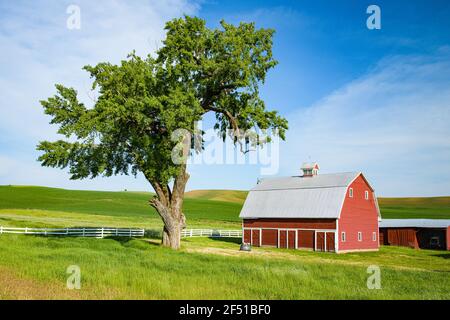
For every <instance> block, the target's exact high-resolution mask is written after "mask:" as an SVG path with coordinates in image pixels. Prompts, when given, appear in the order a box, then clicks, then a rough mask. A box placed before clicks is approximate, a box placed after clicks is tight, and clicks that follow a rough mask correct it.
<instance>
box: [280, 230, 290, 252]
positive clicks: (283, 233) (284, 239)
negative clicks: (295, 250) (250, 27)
mask: <svg viewBox="0 0 450 320" xmlns="http://www.w3.org/2000/svg"><path fill="white" fill-rule="evenodd" d="M278 232H279V236H278V247H279V248H287V240H288V239H287V237H288V233H287V230H279V231H278Z"/></svg>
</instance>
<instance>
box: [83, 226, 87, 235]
mask: <svg viewBox="0 0 450 320" xmlns="http://www.w3.org/2000/svg"><path fill="white" fill-rule="evenodd" d="M85 230H86V228H83V237H84V234H85Z"/></svg>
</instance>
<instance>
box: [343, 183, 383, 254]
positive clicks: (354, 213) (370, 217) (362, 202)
mask: <svg viewBox="0 0 450 320" xmlns="http://www.w3.org/2000/svg"><path fill="white" fill-rule="evenodd" d="M349 188H353V197H352V198H350V196H349V191H348V190H349ZM366 190H367V191H369V199H368V200H366V199H365V194H364V193H365V191H366ZM375 201H376V200H375V196H374V194H373V191H372V190H371V188H370V186H369V184H368V183H367V181H366V180H365V179H364V178H363V176H362V175H359V176H358V178H356V179H355V181H353V182H352V183H351V184H350V186H349V187H348V188H347V194H346V196H345V199H344V204H343V206H342V212H341V216H340V218H339V220H338V230H339V232H338V236H339V242H338V245H339V247H338V250H339V251H352V250H377V249H378V248H379V230H378V210H377V205H376V202H375ZM342 232H345V238H346V239H345V241H342V237H341V233H342ZM358 232H362V241H358ZM373 232H375V233H376V241H373V238H372V233H373Z"/></svg>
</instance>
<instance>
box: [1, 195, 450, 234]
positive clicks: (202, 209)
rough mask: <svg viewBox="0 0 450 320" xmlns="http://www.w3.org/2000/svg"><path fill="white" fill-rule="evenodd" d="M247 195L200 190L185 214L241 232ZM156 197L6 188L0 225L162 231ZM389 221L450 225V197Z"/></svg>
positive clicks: (419, 203) (385, 205)
mask: <svg viewBox="0 0 450 320" xmlns="http://www.w3.org/2000/svg"><path fill="white" fill-rule="evenodd" d="M246 196H247V192H246V191H236V190H195V191H190V192H187V193H186V199H185V202H184V212H185V213H186V217H187V222H188V226H189V227H192V228H200V227H202V228H223V229H230V228H232V229H233V228H234V229H235V228H240V225H241V223H240V219H239V212H240V210H241V207H242V204H243V202H244V200H245V197H246ZM152 197H153V194H152V193H150V192H129V191H128V192H125V191H123V192H104V191H77V190H64V189H57V188H46V187H30V186H0V225H5V226H29V227H33V226H39V227H43V226H81V225H82V226H96V225H97V226H99V225H101V226H117V227H127V226H129V227H142V228H149V229H153V228H158V229H159V228H161V227H162V223H161V219H160V218H159V216H158V215H157V213H156V211H155V210H154V209H153V208H151V207H150V205H149V204H148V200H149V199H151V198H152ZM379 203H380V208H381V213H382V216H383V217H384V218H447V219H450V197H435V198H380V199H379Z"/></svg>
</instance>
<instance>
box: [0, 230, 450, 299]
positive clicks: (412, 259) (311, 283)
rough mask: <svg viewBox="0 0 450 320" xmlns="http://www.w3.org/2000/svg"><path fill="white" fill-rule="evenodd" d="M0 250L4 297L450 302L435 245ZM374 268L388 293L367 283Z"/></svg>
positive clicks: (212, 243)
mask: <svg viewBox="0 0 450 320" xmlns="http://www.w3.org/2000/svg"><path fill="white" fill-rule="evenodd" d="M0 253H1V254H0V269H1V271H2V272H1V276H0V298H44V299H45V298H99V299H105V298H107V299H109V298H132V299H450V290H449V288H450V278H449V277H448V272H450V264H449V263H448V260H446V259H448V258H449V256H450V255H449V254H448V253H443V252H436V251H428V250H427V251H425V250H424V251H415V250H412V249H407V248H388V247H387V248H382V250H381V251H380V252H378V253H355V254H351V255H350V254H349V255H335V254H329V253H312V252H304V251H294V250H276V249H266V248H256V249H254V250H253V251H252V252H251V253H245V252H239V251H238V244H236V243H233V242H224V241H218V240H212V239H191V240H185V241H183V248H182V250H181V251H180V252H176V251H172V250H170V249H166V248H162V247H160V246H157V245H151V244H149V243H146V242H145V241H144V240H130V241H116V240H114V239H102V240H99V239H86V238H84V239H75V238H44V237H30V236H29V237H26V236H18V235H11V236H8V237H0ZM400 257H401V258H400ZM24 261H27V263H23V262H24ZM371 264H377V265H379V266H380V268H381V285H382V289H381V290H369V289H367V286H366V281H367V277H368V276H369V275H368V273H367V267H368V266H369V265H371ZM70 265H78V266H79V267H80V269H81V279H82V283H81V286H82V288H81V290H74V291H71V290H67V289H65V284H66V279H67V276H68V275H67V274H66V268H67V267H68V266H70Z"/></svg>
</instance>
